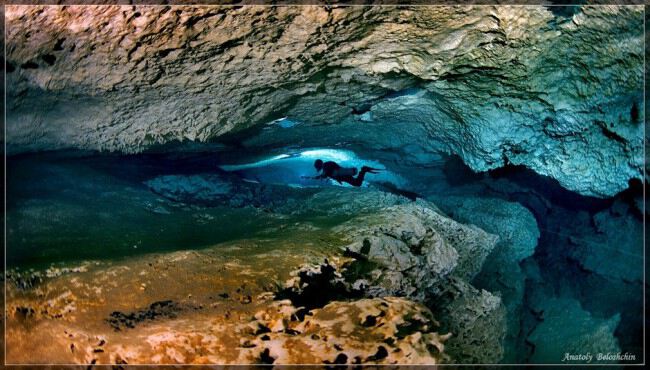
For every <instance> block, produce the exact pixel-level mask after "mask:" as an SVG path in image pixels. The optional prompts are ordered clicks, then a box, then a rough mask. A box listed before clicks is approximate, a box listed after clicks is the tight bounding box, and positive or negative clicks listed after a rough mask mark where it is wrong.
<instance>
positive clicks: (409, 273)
mask: <svg viewBox="0 0 650 370" xmlns="http://www.w3.org/2000/svg"><path fill="white" fill-rule="evenodd" d="M334 232H335V233H337V234H340V235H341V238H342V239H343V240H344V241H347V242H349V244H347V245H344V246H343V247H342V250H343V256H344V257H345V258H343V259H341V260H338V261H326V262H325V263H323V264H319V265H315V266H309V265H308V266H303V267H302V268H301V269H299V270H297V271H294V272H293V273H292V275H293V277H292V278H291V279H289V280H288V281H287V283H286V284H285V290H284V291H283V292H282V295H281V296H282V297H287V298H289V299H291V300H292V302H296V303H297V304H299V305H305V304H306V303H307V302H318V301H327V300H329V299H341V298H345V297H347V298H351V297H383V296H400V297H408V298H409V299H413V300H415V301H419V302H426V303H427V305H430V306H431V307H432V308H433V310H434V311H435V312H436V313H437V315H439V316H437V317H439V318H440V320H439V321H440V323H441V327H442V328H444V332H445V333H451V336H450V337H449V339H448V340H447V341H446V344H445V345H446V346H447V348H449V350H450V351H451V352H452V353H453V354H454V355H453V356H451V357H450V358H449V361H451V362H454V363H496V362H499V361H500V360H501V358H502V356H503V354H504V349H503V339H504V336H505V333H506V327H507V323H506V309H505V307H504V305H503V303H502V300H501V298H499V297H498V296H496V295H493V294H491V293H490V292H488V291H485V290H478V289H476V288H474V287H473V286H471V285H470V284H469V283H468V280H469V279H471V278H472V277H474V276H475V275H476V274H477V273H478V272H479V271H480V270H481V268H482V264H483V260H484V259H485V257H486V256H487V255H488V254H489V253H490V252H491V251H492V249H493V248H494V246H495V244H496V243H497V240H498V239H497V237H496V236H494V235H491V234H488V233H486V232H484V231H483V230H481V229H478V228H476V227H474V226H466V225H462V224H459V223H457V222H455V221H453V220H451V219H449V218H447V217H445V216H444V215H442V214H441V213H439V211H438V210H437V208H436V207H435V206H433V205H432V204H431V203H428V202H424V201H418V202H412V203H408V204H403V205H395V206H392V207H386V208H383V209H381V210H379V211H377V212H375V214H372V215H367V216H360V217H356V218H353V219H351V220H350V221H347V222H346V223H344V224H343V225H340V226H338V227H336V228H335V229H334ZM321 304H322V303H321Z"/></svg>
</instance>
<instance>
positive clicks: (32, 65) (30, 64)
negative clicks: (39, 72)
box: [20, 61, 38, 69]
mask: <svg viewBox="0 0 650 370" xmlns="http://www.w3.org/2000/svg"><path fill="white" fill-rule="evenodd" d="M20 68H22V69H37V68H38V64H36V63H34V62H32V61H29V62H25V63H23V64H21V65H20Z"/></svg>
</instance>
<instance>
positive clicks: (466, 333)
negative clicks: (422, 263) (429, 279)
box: [432, 278, 507, 364]
mask: <svg viewBox="0 0 650 370" xmlns="http://www.w3.org/2000/svg"><path fill="white" fill-rule="evenodd" d="M432 305H433V306H434V307H433V308H432V310H433V311H434V312H435V313H436V315H438V316H437V317H439V318H440V322H441V324H442V328H443V329H444V330H447V331H449V332H450V333H452V336H451V337H450V339H449V340H448V342H447V352H448V353H449V355H450V358H451V361H453V362H455V363H460V364H493V363H498V362H499V361H501V358H502V356H503V353H504V349H503V339H504V337H505V335H506V327H507V322H506V310H505V307H504V306H503V304H502V302H501V299H500V298H499V297H497V296H495V295H493V294H491V293H490V292H488V291H486V290H478V289H476V288H474V287H473V286H471V285H470V284H468V283H466V282H464V281H462V280H459V279H456V278H452V279H450V280H449V281H448V282H446V283H445V284H441V285H440V291H439V292H437V294H436V298H435V299H434V300H433V301H432Z"/></svg>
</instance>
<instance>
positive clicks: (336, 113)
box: [5, 6, 644, 197]
mask: <svg viewBox="0 0 650 370" xmlns="http://www.w3.org/2000/svg"><path fill="white" fill-rule="evenodd" d="M575 10H576V11H575V12H568V13H567V12H564V13H562V12H557V11H555V12H554V11H553V10H552V8H546V7H542V6H539V7H534V6H533V7H517V6H449V7H440V6H431V7H409V6H400V7H394V6H383V7H331V6H302V7H262V6H212V7H201V6H183V7H177V6H174V7H170V6H96V7H76V6H62V7H48V6H8V7H7V10H6V18H5V19H6V25H7V63H8V64H7V144H8V150H9V152H10V153H20V152H25V151H34V150H49V149H59V148H83V149H93V150H108V151H122V152H129V153H131V152H139V151H142V150H146V149H147V148H150V147H152V146H155V145H158V144H161V143H168V142H175V141H209V140H214V139H218V138H219V137H221V136H222V135H224V134H228V133H233V132H242V131H243V130H246V129H249V128H251V127H256V126H259V125H264V124H265V123H268V122H270V121H272V120H274V119H277V118H280V117H283V116H288V117H289V118H290V119H292V120H295V121H297V122H300V123H301V124H300V126H299V127H297V128H296V129H288V130H282V131H281V132H280V133H277V134H276V135H275V139H274V140H276V141H277V143H278V144H279V145H287V144H295V143H302V142H313V143H316V144H321V145H336V144H341V143H342V144H344V145H347V146H359V147H365V148H367V149H369V150H370V149H372V150H384V151H388V152H392V153H397V154H398V155H404V156H407V157H413V160H415V161H416V162H417V161H420V162H422V164H426V162H427V161H428V160H429V158H430V154H432V153H438V152H450V153H456V154H458V155H459V156H460V157H461V158H462V159H463V160H464V161H465V162H466V163H467V164H468V165H469V166H470V167H471V168H472V169H474V170H476V171H484V170H488V169H493V168H498V167H501V166H504V165H505V164H509V163H510V164H523V165H525V166H527V167H529V168H531V169H533V170H535V171H536V172H538V173H540V174H544V175H548V176H551V177H553V178H555V179H557V180H558V181H559V182H560V183H561V184H562V185H563V186H564V187H566V188H568V189H570V190H574V191H577V192H579V193H581V194H584V195H592V196H599V197H606V196H611V195H614V194H616V193H618V192H619V191H621V190H623V189H625V188H626V187H627V186H628V181H629V180H630V179H634V178H639V179H640V178H641V177H642V167H643V156H642V153H643V150H642V145H643V125H642V124H641V122H643V120H644V117H643V108H642V107H643V106H644V104H643V101H642V99H643V52H644V50H643V37H644V34H643V21H644V20H643V8H642V7H639V6H583V7H580V8H576V9H575ZM243 132H245V131H243ZM265 138H266V136H264V135H262V136H260V137H259V140H258V141H259V142H260V143H264V142H265Z"/></svg>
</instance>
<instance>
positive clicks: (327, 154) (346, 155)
mask: <svg viewBox="0 0 650 370" xmlns="http://www.w3.org/2000/svg"><path fill="white" fill-rule="evenodd" d="M300 156H301V157H305V158H313V159H319V158H320V159H322V160H331V161H352V160H355V159H357V156H356V155H355V154H354V153H352V152H351V151H349V150H342V149H313V150H305V151H304V152H302V153H300Z"/></svg>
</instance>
